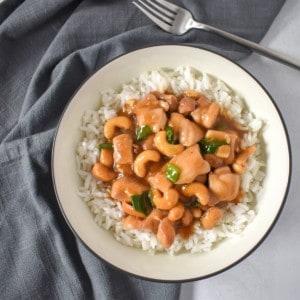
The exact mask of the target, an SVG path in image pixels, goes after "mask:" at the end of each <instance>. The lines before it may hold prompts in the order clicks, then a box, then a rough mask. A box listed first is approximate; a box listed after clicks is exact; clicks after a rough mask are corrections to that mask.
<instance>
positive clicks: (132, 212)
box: [122, 201, 146, 219]
mask: <svg viewBox="0 0 300 300" xmlns="http://www.w3.org/2000/svg"><path fill="white" fill-rule="evenodd" d="M122 209H123V211H124V212H125V213H127V214H128V215H131V216H135V217H138V218H142V219H143V218H146V215H144V214H143V213H141V212H139V211H137V210H135V209H134V208H133V206H132V205H131V204H129V203H127V202H125V201H123V202H122Z"/></svg>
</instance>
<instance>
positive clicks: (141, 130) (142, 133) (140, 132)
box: [136, 125, 152, 141]
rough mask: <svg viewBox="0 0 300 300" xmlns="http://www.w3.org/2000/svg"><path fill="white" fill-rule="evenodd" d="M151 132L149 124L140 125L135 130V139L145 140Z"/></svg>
mask: <svg viewBox="0 0 300 300" xmlns="http://www.w3.org/2000/svg"><path fill="white" fill-rule="evenodd" d="M151 133H152V130H151V128H150V126H148V125H142V126H140V127H138V129H137V131H136V139H137V140H138V141H142V140H145V139H146V138H147V137H148V136H149V135H150V134H151Z"/></svg>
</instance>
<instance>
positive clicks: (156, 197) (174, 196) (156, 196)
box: [151, 189, 179, 210]
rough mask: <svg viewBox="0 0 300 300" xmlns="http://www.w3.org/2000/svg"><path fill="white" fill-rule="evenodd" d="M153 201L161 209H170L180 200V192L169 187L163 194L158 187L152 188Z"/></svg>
mask: <svg viewBox="0 0 300 300" xmlns="http://www.w3.org/2000/svg"><path fill="white" fill-rule="evenodd" d="M151 191H152V195H153V203H154V204H155V206H156V207H157V208H159V209H165V210H170V209H171V208H173V207H174V206H175V205H176V204H177V203H178V200H179V194H178V192H177V191H176V190H175V189H168V190H167V191H165V192H164V193H163V196H162V194H161V193H160V191H159V190H157V189H152V190H151Z"/></svg>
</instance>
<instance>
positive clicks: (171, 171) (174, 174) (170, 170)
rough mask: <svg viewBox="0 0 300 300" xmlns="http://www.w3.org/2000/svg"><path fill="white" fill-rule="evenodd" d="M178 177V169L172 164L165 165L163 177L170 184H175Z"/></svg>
mask: <svg viewBox="0 0 300 300" xmlns="http://www.w3.org/2000/svg"><path fill="white" fill-rule="evenodd" d="M179 176H180V168H179V167H177V166H176V165H174V164H172V163H167V169H166V172H165V177H166V178H167V179H168V180H170V181H171V182H172V183H176V182H177V181H178V179H179Z"/></svg>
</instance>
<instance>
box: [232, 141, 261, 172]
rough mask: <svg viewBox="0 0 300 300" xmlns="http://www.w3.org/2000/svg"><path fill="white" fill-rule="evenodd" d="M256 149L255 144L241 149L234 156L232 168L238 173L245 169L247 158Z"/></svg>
mask: <svg viewBox="0 0 300 300" xmlns="http://www.w3.org/2000/svg"><path fill="white" fill-rule="evenodd" d="M255 151H256V147H255V146H250V147H247V148H246V149H245V150H244V151H242V152H241V153H240V154H239V155H238V156H237V158H236V160H235V162H234V163H233V165H232V168H233V170H234V171H235V172H236V173H238V174H243V173H244V172H245V170H246V165H247V161H248V158H249V156H250V155H251V154H253V153H254V152H255Z"/></svg>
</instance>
